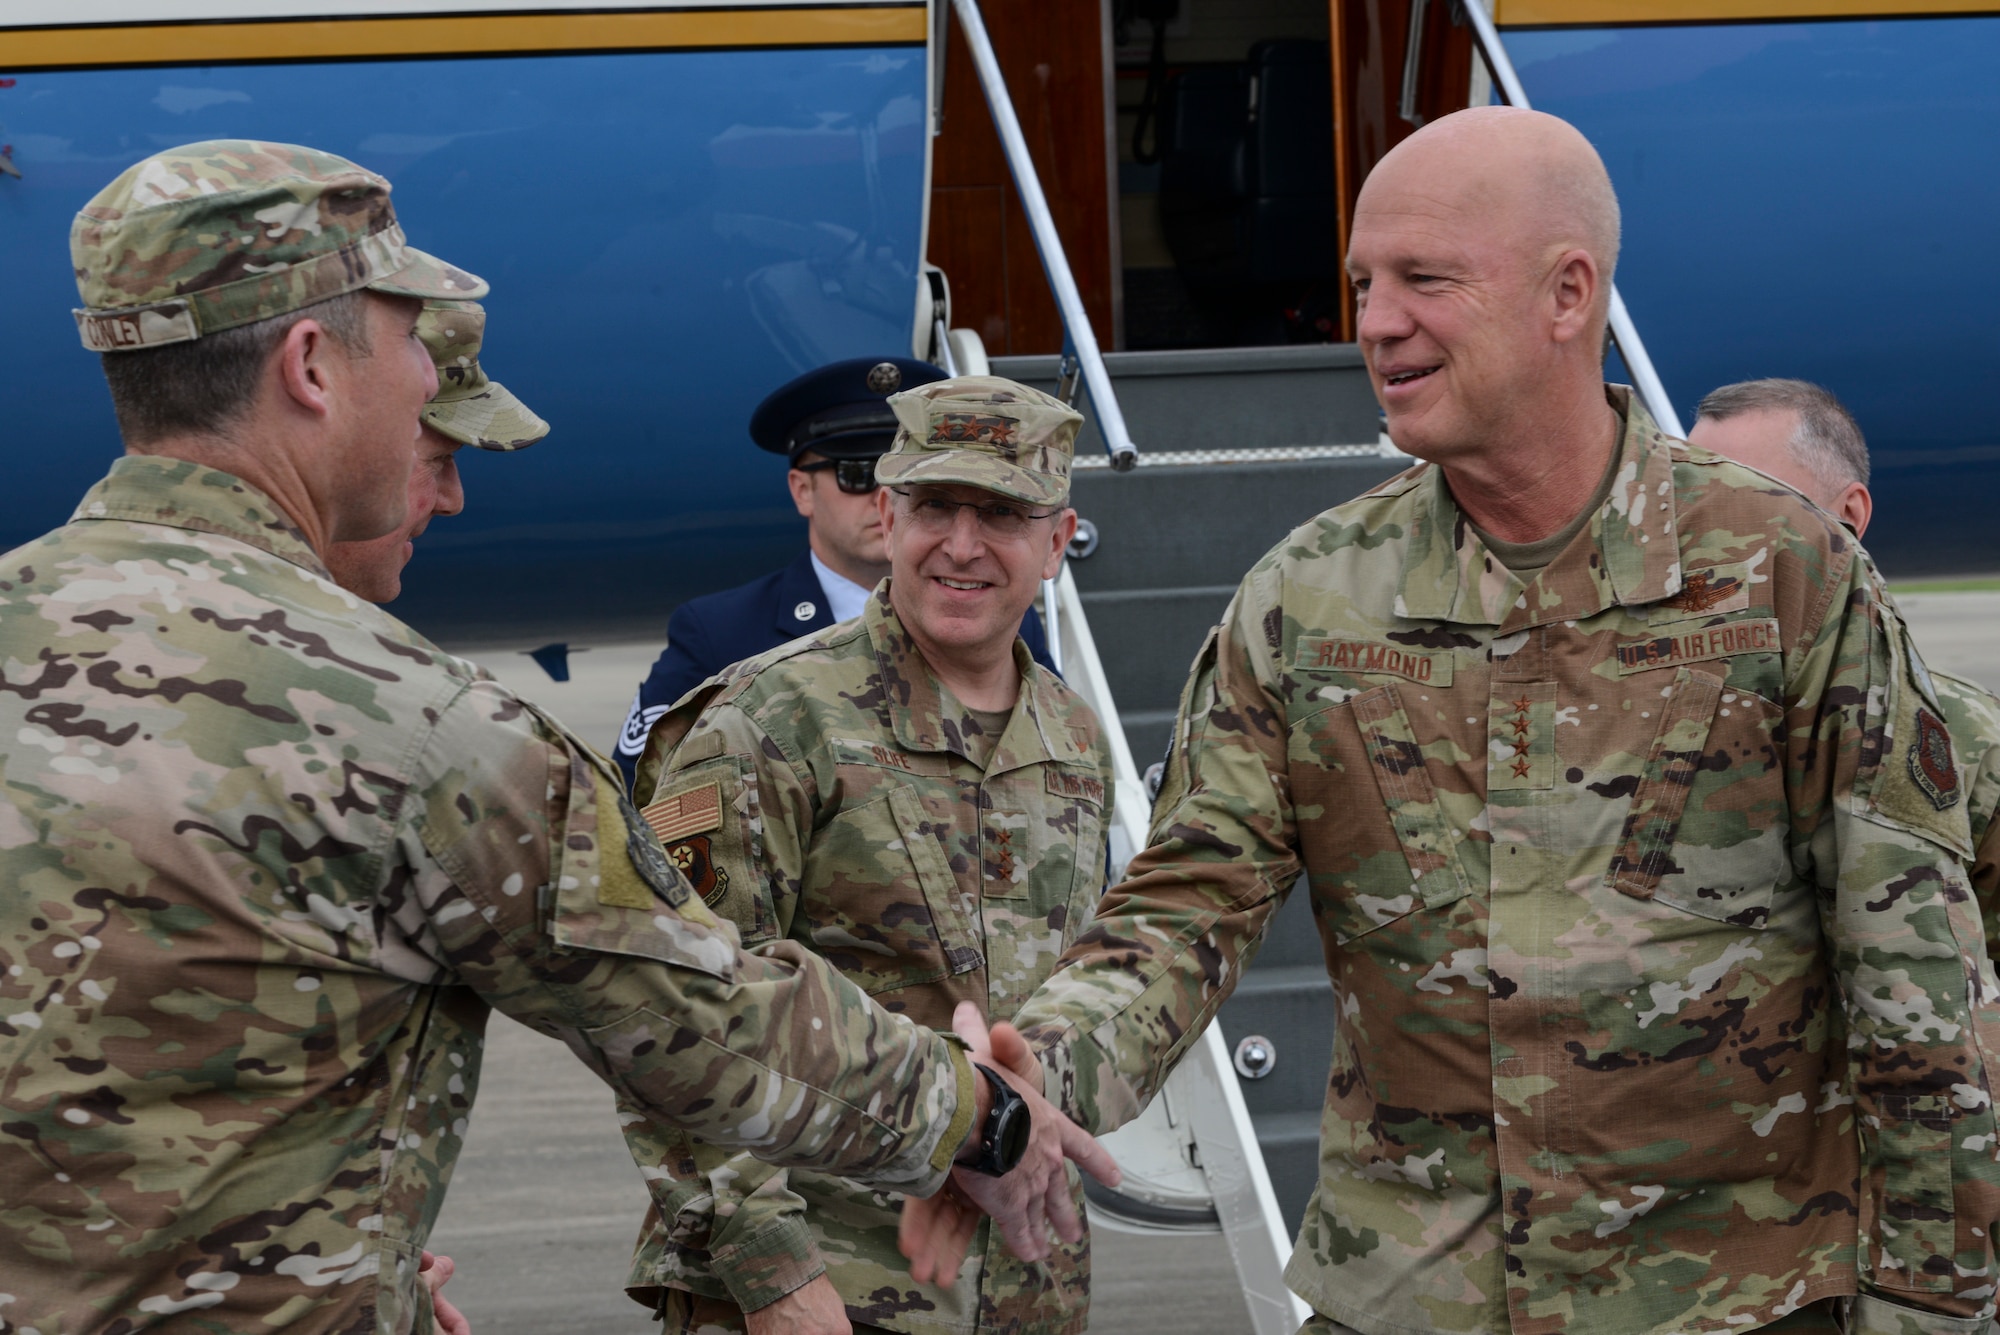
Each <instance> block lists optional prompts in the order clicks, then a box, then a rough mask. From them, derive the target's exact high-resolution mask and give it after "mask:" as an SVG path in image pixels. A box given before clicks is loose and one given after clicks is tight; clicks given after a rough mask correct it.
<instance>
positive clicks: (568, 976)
mask: <svg viewBox="0 0 2000 1335" xmlns="http://www.w3.org/2000/svg"><path fill="white" fill-rule="evenodd" d="M388 190H389V187H388V183H387V182H386V181H383V180H381V178H379V177H376V176H374V175H373V174H372V173H369V172H365V171H363V170H362V169H360V168H358V167H355V166H354V164H352V163H348V162H345V161H344V160H342V159H339V158H334V157H332V156H331V155H329V154H321V153H317V152H315V151H314V150H311V149H303V148H297V147H295V146H291V145H272V144H250V143H243V142H223V143H214V144H202V145H192V146H189V147H187V148H184V149H180V150H174V151H171V152H169V153H166V154H161V155H157V156H156V157H154V158H151V159H148V160H147V161H146V162H144V163H141V164H139V165H138V166H136V167H134V168H132V169H131V170H129V171H128V172H126V173H125V174H123V175H122V176H121V177H120V178H119V179H118V180H117V181H115V182H114V183H113V185H112V187H110V188H109V189H108V190H107V191H106V192H104V193H103V194H100V196H99V197H98V199H97V200H95V201H93V203H92V205H91V206H90V207H89V208H87V209H86V210H85V212H84V214H83V215H81V216H80V218H79V222H78V225H77V228H76V230H75V232H74V233H73V237H72V239H73V244H74V246H75V249H76V256H77V267H78V271H79V288H80V289H81V290H82V292H83V295H84V298H85V301H86V303H87V306H88V308H87V309H86V310H84V311H81V312H79V313H78V319H79V327H80V329H81V330H82V332H83V335H84V338H85V341H86V343H87V344H89V345H91V346H93V347H99V348H103V349H109V350H111V351H110V355H125V353H124V352H122V351H119V350H120V349H127V348H133V347H153V346H158V345H161V344H169V343H175V342H182V341H187V340H190V339H194V338H200V337H205V336H207V335H209V334H212V333H214V332H215V331H216V330H218V329H227V328H231V327H234V326H237V325H242V324H247V323H250V322H252V321H254V320H257V319H262V318H267V317H270V316H273V315H277V314H282V313H285V312H288V311H291V310H295V309H300V308H302V307H304V306H307V305H310V304H311V303H313V302H317V301H321V300H325V299H328V298H330V297H333V296H337V295H340V294H341V293H343V292H349V291H355V290H358V289H361V288H372V289H374V290H377V291H383V292H389V293H392V294H397V295H406V296H412V297H424V298H443V297H448V296H451V295H452V294H454V293H458V294H464V295H472V296H476V295H478V294H479V293H481V292H483V291H484V290H485V284H484V283H483V282H481V281H480V280H478V279H476V278H474V277H472V276H471V275H469V274H463V273H461V272H460V271H458V270H455V269H452V268H450V267H449V266H447V265H444V264H442V262H440V261H436V260H433V259H431V258H429V257H428V256H423V255H421V254H420V253H418V252H414V251H411V250H409V249H408V248H407V247H405V246H404V244H403V241H402V233H401V230H400V228H399V227H397V226H396V224H395V217H394V213H393V211H392V210H391V209H390V208H389V207H388ZM176 294H178V295H176ZM411 425H412V427H413V428H414V426H415V423H414V421H413V422H412V424H411ZM513 441H514V443H519V438H518V437H515V438H513ZM0 737H5V738H6V739H7V740H6V743H5V749H4V750H0V794H4V799H0V1330H5V1331H21V1332H26V1331H30V1330H32V1331H39V1332H41V1335H82V1333H83V1332H99V1331H102V1332H117V1333H120V1335H125V1333H128V1332H133V1331H137V1330H142V1329H148V1328H159V1327H171V1328H173V1329H176V1330H182V1331H211V1332H220V1331H248V1330H275V1329H280V1328H282V1329H285V1330H290V1331H299V1332H307V1333H310V1332H321V1331H339V1332H343V1335H354V1333H355V1332H367V1331H378V1332H382V1333H383V1335H402V1333H403V1332H419V1333H421V1332H428V1331H429V1330H431V1329H432V1313H431V1303H430V1298H429V1291H428V1288H427V1286H426V1285H425V1284H424V1283H423V1282H422V1281H421V1280H420V1279H419V1278H418V1275H417V1266H418V1261H419V1255H420V1251H421V1248H422V1246H423V1244H424V1241H425V1239H426V1237H427V1236H428V1234H429V1232H430V1228H431V1224H432V1222H433V1221H434V1220H435V1218H436V1215H437V1211H438V1208H439V1206H440V1204H441V1203H442V1199H443V1189H444V1185H445V1183H446V1181H447V1179H448V1178H449V1176H450V1172H451V1166H452V1163H453V1161H454V1160H455V1158H456V1156H457V1154H458V1150H459V1146H460V1143H461V1140H462V1137H463V1136H464V1132H465V1118H466V1114H467V1112H468V1111H469V1108H470V1105H471V1101H472V1096H473V1091H474V1088H475V1086H476V1085H477V1083H478V1076H479V1050H480V1033H481V1030H482V1028H483V1026H484V1022H485V1018H486V1014H487V1009H488V1007H490V1006H497V1007H499V1008H500V1009H502V1010H504V1011H506V1012H507V1013H509V1014H511V1015H513V1016H515V1017H517V1018H519V1019H521V1020H522V1021H524V1022H525V1023H527V1024H529V1025H531V1026H533V1027H534V1028H536V1029H538V1030H540V1031H541V1032H542V1033H545V1034H549V1035H553V1036H556V1037H559V1038H562V1039H563V1040H564V1041H565V1042H567V1043H568V1044H569V1046H570V1047H571V1048H572V1049H573V1050H574V1051H575V1052H576V1053H577V1054H578V1056H579V1057H580V1058H582V1059H583V1061H584V1062H586V1063H587V1064H588V1065H589V1066H590V1068H591V1069H592V1070H593V1071H594V1072H595V1073H596V1074H597V1075H598V1076H600V1077H601V1078H603V1079H604V1080H605V1081H607V1082H608V1083H609V1084H611V1085H612V1087H613V1088H614V1089H615V1090H616V1091H618V1093H619V1094H620V1096H621V1097H622V1098H624V1099H625V1100H626V1102H627V1103H628V1105H629V1106H632V1107H635V1108H638V1109H641V1110H643V1111H644V1112H645V1113H646V1115H648V1116H651V1117H655V1118H674V1119H680V1120H682V1121H684V1122H685V1123H686V1124H687V1125H688V1126H689V1127H691V1128H692V1129H694V1130H696V1131H698V1132H700V1133H701V1134H702V1135H704V1136H706V1137H708V1138H709V1139H711V1140H714V1141H716V1142H718V1143H724V1144H729V1145H732V1146H736V1147H739V1148H745V1149H752V1150H755V1151H756V1152H758V1153H761V1154H766V1155H769V1156H771V1157H772V1158H774V1159H779V1160H782V1161H786V1162H790V1163H794V1164H799V1165H805V1166H811V1167H816V1168H821V1169H830V1170H837V1171H841V1172H846V1173H850V1174H853V1175H855V1176H857V1177H862V1178H866V1179H868V1180H870V1181H873V1182H876V1183H878V1184H880V1185H882V1186H885V1187H895V1188H902V1189H908V1190H919V1191H921V1190H926V1189H929V1188H931V1187H934V1186H935V1185H936V1184H937V1183H939V1182H940V1181H941V1180H942V1177H943V1174H944V1172H945V1171H946V1169H947V1167H948V1163H949V1159H950V1157H951V1155H952V1154H953V1153H954V1152H955V1150H956V1148H957V1147H958V1146H959V1144H960V1143H961V1142H962V1141H963V1139H964V1137H965V1135H966V1133H967V1131H968V1130H969V1126H970V1121H971V1116H972V1110H973V1107H974V1104H975V1100H974V1097H973V1087H972V1080H973V1073H972V1070H971V1067H970V1065H969V1063H968V1062H966V1061H965V1059H964V1058H963V1056H962V1055H960V1054H957V1053H955V1052H954V1050H953V1049H952V1048H951V1046H950V1045H949V1044H948V1043H947V1042H946V1041H945V1040H944V1039H942V1038H940V1037H939V1036H938V1035H936V1034H934V1033H931V1032H929V1031H926V1030H924V1029H922V1028H921V1027H919V1026H916V1025H913V1024H910V1023H909V1022H907V1021H904V1020H901V1019H898V1018H897V1017H894V1016H890V1015H887V1014H885V1013H883V1012H881V1011H880V1010H877V1009H875V1008H873V1007H870V1006H868V1005H867V1004H866V1002H865V999H864V998H863V997H862V996H861V994H860V993H858V992H857V991H855V990H854V989H853V988H852V987H851V986H849V985H848V984H847V983H845V982H844V981H842V980H841V979H839V978H838V977H837V976H836V975H835V974H834V972H833V971H832V970H830V969H828V968H827V967H826V966H825V965H824V964H823V963H821V962H820V961H818V960H815V959H812V958H810V957H809V956H807V955H806V954H805V953H804V952H801V951H798V950H796V949H795V948H792V947H789V946H776V947H772V948H771V949H770V950H768V951H766V952H765V953H764V954H763V956H762V957H754V958H753V957H749V956H746V955H744V954H742V953H741V951H740V950H739V948H738V946H737V942H736V937H735V932H734V930H733V929H732V928H730V927H728V926H726V925H724V924H722V923H720V922H719V921H717V920H716V919H715V917H714V916H713V915H712V914H710V913H709V912H708V911H707V909H706V908H705V907H703V906H702V905H701V904H700V903H699V902H698V901H697V900H695V899H694V898H693V896H692V892H691V891H690V889H689V887H688V885H687V883H686V880H685V878H684V877H682V876H681V875H680V874H679V873H678V872H676V871H675V870H674V869H673V868H672V866H671V865H670V864H668V863H667V862H666V860H665V857H664V855H663V853H662V852H661V850H660V848H659V845H658V844H657V842H656V841H654V839H653V838H652V836H651V834H650V832H649V831H647V830H646V829H645V828H644V826H643V825H642V824H641V823H639V822H638V821H637V817H636V813H632V812H631V811H630V807H629V804H628V803H625V802H624V800H623V796H622V792H621V789H620V787H619V783H618V778H617V774H616V771H614V770H612V769H611V768H610V767H609V765H608V764H607V763H606V762H604V761H603V760H601V759H599V758H598V757H596V756H595V755H593V754H592V753H591V752H590V750H589V748H587V747H586V746H584V745H583V744H582V743H581V742H578V741H576V740H575V739H574V738H572V737H570V736H569V735H568V734H567V733H565V732H564V731H563V730H562V729H561V727H560V726H559V725H557V724H556V723H555V722H554V721H553V720H551V719H549V718H547V717H546V716H544V715H542V714H541V713H540V712H539V711H537V710H536V709H535V708H534V707H533V706H532V705H530V704H528V703H527V702H525V701H523V700H520V699H518V698H517V697H515V696H513V695H512V694H511V693H509V692H508V691H507V690H505V689H504V688H502V687H501V686H499V685H498V684H497V683H495V682H494V681H492V680H491V679H490V678H489V677H487V676H486V675H485V674H484V673H482V672H480V671H478V670H477V669H475V668H474V667H473V666H472V665H470V664H468V663H465V662H462V661H461V660H458V659H456V658H453V657H451V656H450V655H448V654H446V653H444V652H443V651H441V650H439V649H437V648H436V647H435V646H433V645H431V644H429V643H428V642H427V641H425V640H424V639H423V638H422V637H420V636H418V635H417V634H416V633H415V632H413V631H411V630H410V629H409V628H408V627H406V626H404V625H402V624H401V623H400V622H398V621H397V620H395V619H394V618H393V617H391V616H389V615H387V614H386V613H384V612H382V611H380V610H378V609H377V608H375V607H373V606H371V605H370V604H367V603H365V602H362V601H360V600H359V599H357V598H356V597H354V596H353V595H352V594H349V593H348V592H346V591H344V590H343V589H341V588H340V587H339V586H338V585H336V584H334V583H333V582H332V581H331V580H330V579H329V578H328V575H327V570H326V567H325V566H324V565H323V564H322V562H321V560H320V558H319V557H318V556H317V555H316V554H315V553H314V551H313V549H312V548H311V547H310V546H309V545H308V543H307V541H306V539H305V537H304V536H303V534H302V533H301V532H300V530H299V528H298V527H297V526H296V525H295V524H294V523H293V521H292V520H291V519H290V518H288V517H287V516H286V515H285V514H284V513H283V512H282V511H281V510H280V509H279V507H278V506H277V505H276V504H275V503H274V502H273V501H272V499H271V498H270V497H268V496H266V495H264V494H263V493H261V492H260V491H259V490H258V489H256V488H255V487H253V486H251V485H249V484H248V483H246V482H244V481H243V480H241V479H239V478H237V477H233V476H231V475H230V474H228V473H224V472H220V471H216V470H214V469H211V468H206V467H203V466H201V465H199V464H197V463H193V462H186V461H181V460H175V459H171V458H165V457H144V456H138V457H128V458H125V459H123V460H120V461H119V462H118V463H117V464H115V465H114V466H113V467H112V470H111V473H110V476H109V477H107V478H106V479H105V480H104V481H102V482H100V483H99V484H98V485H97V486H96V487H94V488H93V489H92V490H91V491H90V492H89V493H88V494H87V495H86V496H85V497H84V500H83V502H82V504H81V506H80V507H79V508H78V510H77V512H76V514H75V515H74V516H73V518H72V519H71V522H70V523H69V524H68V525H66V526H65V527H63V528H60V529H58V530H56V531H55V532H53V533H51V534H48V535H46V536H45V537H43V538H41V539H39V540H37V541H35V542H33V543H30V544H28V545H27V546H25V547H22V548H19V549H17V550H15V551H13V552H11V553H8V554H6V555H5V556H0Z"/></svg>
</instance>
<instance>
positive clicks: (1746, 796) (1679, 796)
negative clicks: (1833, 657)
mask: <svg viewBox="0 0 2000 1335" xmlns="http://www.w3.org/2000/svg"><path fill="white" fill-rule="evenodd" d="M1662 675H1664V674H1662ZM1663 694H1664V696H1665V705H1666V707H1665V708H1664V709H1663V710H1662V711H1661V714H1660V724H1659V727H1658V728H1657V729H1656V730H1655V732H1654V736H1653V742H1652V746H1651V748H1650V749H1649V750H1648V752H1647V754H1646V757H1645V762H1644V764H1643V766H1642V767H1641V770H1640V773H1639V776H1638V784H1637V786H1636V788H1635V789H1634V790H1633V793H1632V805H1631V807H1630V809H1629V810H1628V811H1627V813H1626V816H1625V824H1624V826H1623V828H1622V830H1621V831H1620V837H1619V844H1618V847H1617V849H1616V850H1615V851H1614V852H1613V854H1612V857H1611V867H1610V870H1609V872H1608V873H1607V874H1606V880H1607V881H1608V883H1609V884H1610V886H1611V888H1612V889H1614V890H1617V891H1618V892H1619V893H1620V894H1624V895H1629V896H1631V897H1632V898H1634V899H1650V900H1657V901H1659V902H1660V903H1663V904H1670V905H1672V906H1673V907H1675V908H1678V909H1681V910H1684V911H1685V912H1688V913H1692V914H1695V915H1696V916H1698V917H1703V918H1712V919H1715V920H1716V921H1718V922H1727V923H1731V924H1734V925H1736V926H1738V927H1750V928H1761V927H1763V926H1764V925H1765V923H1766V922H1767V921H1768V919H1769V917H1770V913H1771V902H1772V895H1773V892H1774V890H1775V888H1776V886H1777V885H1778V883H1779V882H1781V881H1783V880H1785V879H1786V878H1787V876H1788V874H1789V871H1790V862H1789V857H1788V855H1787V850H1786V833H1787V831H1788V829H1789V827H1790V821H1789V817H1788V814H1787V813H1788V807H1787V804H1786V800H1785V792H1784V776H1783V774H1782V773H1781V772H1780V769H1779V764H1778V747H1777V728H1778V725H1779V722H1780V720H1781V712H1780V711H1779V709H1778V707H1777V706H1776V705H1774V704H1772V703H1771V702H1770V701H1768V700H1765V699H1764V698H1763V697H1761V696H1758V695H1754V694H1751V693H1749V692H1745V691H1735V690H1731V689H1729V688H1728V687H1727V686H1725V685H1724V684H1723V681H1722V679H1721V678H1720V677H1718V676H1716V675H1714V674H1713V673H1708V672H1703V671H1701V670H1700V669H1698V668H1681V669H1679V670H1677V671H1676V672H1675V673H1674V676H1673V684H1672V685H1671V686H1670V687H1669V688H1667V690H1666V691H1665V692H1664V693H1663Z"/></svg>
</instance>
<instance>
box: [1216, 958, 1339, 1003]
mask: <svg viewBox="0 0 2000 1335" xmlns="http://www.w3.org/2000/svg"><path fill="white" fill-rule="evenodd" d="M1274 992H1325V993H1328V994H1329V995H1330V994H1331V993H1332V992H1333V980H1331V979H1330V978H1328V977H1327V976H1326V965H1324V964H1319V963H1315V964H1280V965H1275V966H1260V965H1258V964H1255V963H1252V964H1251V966H1250V969H1249V971H1248V972H1247V973H1245V974H1244V975H1243V981H1242V982H1240V983H1238V984H1237V985H1236V990H1235V991H1234V992H1233V993H1231V994H1230V997H1229V1000H1230V1001H1235V1000H1236V998H1238V997H1251V996H1269V995H1271V994H1272V993H1274Z"/></svg>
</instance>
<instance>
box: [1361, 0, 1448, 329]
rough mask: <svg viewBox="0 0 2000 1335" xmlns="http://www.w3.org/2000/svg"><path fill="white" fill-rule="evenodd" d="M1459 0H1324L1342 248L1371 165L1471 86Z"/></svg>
mask: <svg viewBox="0 0 2000 1335" xmlns="http://www.w3.org/2000/svg"><path fill="white" fill-rule="evenodd" d="M1462 2H1463V0H1328V5H1329V8H1330V14H1329V17H1330V18H1331V20H1332V25H1331V26H1332V31H1333V98H1334V106H1335V107H1336V109H1337V110H1336V113H1335V123H1336V125H1337V126H1338V132H1337V138H1336V140H1335V150H1334V151H1335V154H1336V158H1335V167H1336V170H1337V173H1338V176H1339V182H1340V248H1341V253H1342V254H1345V253H1346V251H1347V229H1348V226H1349V224H1350V222H1351V221H1352V219H1353V217H1354V201H1355V198H1356V197H1357V196H1358V195H1359V194H1360V193H1361V183H1362V182H1363V181H1364V180H1366V179H1367V177H1368V173H1369V172H1370V171H1372V170H1374V167H1375V164H1376V163H1378V162H1380V161H1381V160H1382V158H1383V156H1384V155H1385V154H1387V153H1388V151H1389V150H1390V149H1392V148H1394V147H1395V146H1396V145H1397V144H1399V143H1401V142H1402V141H1403V140H1404V139H1406V138H1408V137H1409V136H1410V135H1411V134H1412V133H1414V132H1415V131H1416V129H1417V127H1418V126H1420V125H1423V124H1425V123H1427V122H1429V121H1433V120H1436V119H1437V118H1438V117H1439V116H1443V115H1447V114H1449V113H1450V112H1453V111H1458V110H1461V109H1462V108H1464V107H1465V106H1466V104H1467V101H1468V98H1469V95H1470V93H1471V88H1472V62H1473V41H1472V29H1471V27H1470V26H1469V25H1468V24H1467V23H1466V22H1465V16H1464V12H1463V10H1462V9H1461V8H1460V4H1461V3H1462ZM1478 2H1479V0H1472V3H1475V4H1476V3H1478ZM1413 17H1414V20H1415V22H1414V25H1413V23H1412V18H1413ZM1413 26H1414V27H1415V28H1416V30H1417V43H1418V44H1417V59H1416V60H1415V61H1414V62H1413V61H1411V60H1410V58H1409V49H1410V36H1411V29H1412V27H1413ZM1344 285H1345V280H1344V279H1343V286H1344ZM1342 295H1343V298H1344V299H1343V301H1342V303H1341V305H1342V311H1343V316H1344V318H1343V323H1342V330H1341V336H1342V337H1343V338H1344V339H1347V340H1350V341H1351V340H1352V339H1353V338H1354V300H1353V294H1352V293H1351V292H1343V294H1342Z"/></svg>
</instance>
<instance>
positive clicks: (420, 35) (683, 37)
mask: <svg viewBox="0 0 2000 1335" xmlns="http://www.w3.org/2000/svg"><path fill="white" fill-rule="evenodd" d="M927 35H928V30H927V27H926V10H925V9H924V7H923V6H921V5H898V6H869V7H855V8H833V7H827V8H817V7H815V8H809V9H804V8H802V9H733V10H692V11H690V10H677V11H674V10H670V11H665V12H660V11H654V12H651V13H615V12H614V13H604V12H601V11H600V12H598V13H594V14H546V13H544V14H474V15H463V16H449V15H438V16H431V17H425V18H366V19H299V20H283V19H281V20H274V21H265V22H251V23H145V24H132V25H118V26H109V27H90V28H16V29H13V30H11V31H0V69H4V70H23V69H47V68H51V67H58V66H68V67H74V66H92V65H184V64H207V63H210V62H218V63H220V62H241V61H259V60H353V59H367V58H370V57H378V58H386V57H398V56H482V55H511V54H515V53H527V52H552V51H620V50H658V49H662V48H667V49H671V48H697V49H698V48H702V47H761V46H889V45H893V44H896V43H903V42H921V41H923V40H925V38H926V36H927Z"/></svg>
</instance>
